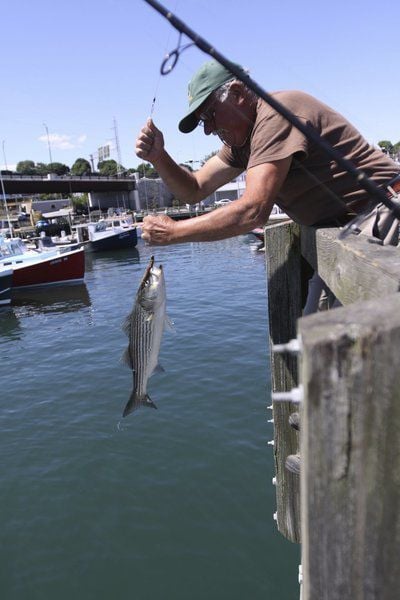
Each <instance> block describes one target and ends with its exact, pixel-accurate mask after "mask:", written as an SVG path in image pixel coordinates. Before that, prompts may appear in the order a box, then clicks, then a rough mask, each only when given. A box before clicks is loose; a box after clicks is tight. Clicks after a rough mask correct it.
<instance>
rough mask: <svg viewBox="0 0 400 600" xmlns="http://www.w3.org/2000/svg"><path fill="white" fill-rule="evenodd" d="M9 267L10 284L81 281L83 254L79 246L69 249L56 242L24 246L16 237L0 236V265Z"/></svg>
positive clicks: (33, 284)
mask: <svg viewBox="0 0 400 600" xmlns="http://www.w3.org/2000/svg"><path fill="white" fill-rule="evenodd" d="M1 268H7V269H11V270H12V272H13V275H12V286H13V288H17V287H18V288H19V287H28V286H37V285H49V284H54V283H71V282H76V281H82V279H83V278H84V275H85V255H84V249H83V247H82V246H80V247H78V248H76V249H73V250H70V249H64V248H58V247H56V246H50V247H46V245H45V244H44V243H43V240H39V247H38V248H36V249H31V250H29V249H27V248H26V246H25V244H24V242H23V241H22V240H21V239H20V238H11V239H6V238H4V237H2V236H0V269H1Z"/></svg>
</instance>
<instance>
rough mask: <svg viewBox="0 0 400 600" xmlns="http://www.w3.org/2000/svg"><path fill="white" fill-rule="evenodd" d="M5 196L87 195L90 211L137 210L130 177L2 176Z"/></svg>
mask: <svg viewBox="0 0 400 600" xmlns="http://www.w3.org/2000/svg"><path fill="white" fill-rule="evenodd" d="M2 179H3V185H4V191H5V193H6V195H18V194H21V195H22V194H24V195H26V194H32V195H34V194H76V193H81V194H83V193H87V194H89V205H90V207H91V208H99V207H101V208H102V209H105V208H109V207H110V206H124V207H125V208H131V209H133V210H139V209H140V201H139V195H138V192H137V184H136V180H135V178H133V177H124V176H114V177H108V176H105V175H82V176H80V177H79V176H75V175H63V176H60V175H54V174H49V175H45V176H43V177H42V176H40V175H17V174H12V175H2Z"/></svg>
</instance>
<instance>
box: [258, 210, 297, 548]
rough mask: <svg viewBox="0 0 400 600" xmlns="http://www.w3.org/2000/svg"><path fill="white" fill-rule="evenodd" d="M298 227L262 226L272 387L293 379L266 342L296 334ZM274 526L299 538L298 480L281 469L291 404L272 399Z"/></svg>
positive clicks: (292, 447) (290, 439) (293, 370)
mask: <svg viewBox="0 0 400 600" xmlns="http://www.w3.org/2000/svg"><path fill="white" fill-rule="evenodd" d="M299 233H300V227H299V225H297V224H295V223H293V222H291V221H290V222H284V223H279V224H276V225H270V226H267V227H266V230H265V254H266V262H267V279H268V313H269V342H270V356H271V385H272V391H273V392H282V391H287V390H291V389H292V388H293V387H294V386H295V385H296V384H297V359H296V357H295V356H293V355H290V354H287V353H285V354H277V353H275V352H273V350H272V347H273V345H275V344H282V343H285V342H287V341H288V340H290V339H292V338H294V337H296V324H297V319H298V318H299V316H300V315H301V263H300V261H301V256H300V235H299ZM272 404H273V420H274V446H273V449H274V456H275V471H276V501H277V525H278V529H279V531H280V532H281V533H282V535H284V536H285V537H286V538H288V539H289V540H290V541H292V542H299V541H300V490H299V479H298V477H297V476H296V475H293V474H292V473H290V472H289V471H287V469H286V468H285V461H286V458H287V456H288V455H289V454H295V453H296V452H297V451H298V437H297V434H296V432H295V431H294V430H293V429H292V428H291V427H290V425H289V421H288V419H289V415H290V413H291V412H293V411H296V410H297V407H296V405H293V404H291V403H289V402H273V403H272Z"/></svg>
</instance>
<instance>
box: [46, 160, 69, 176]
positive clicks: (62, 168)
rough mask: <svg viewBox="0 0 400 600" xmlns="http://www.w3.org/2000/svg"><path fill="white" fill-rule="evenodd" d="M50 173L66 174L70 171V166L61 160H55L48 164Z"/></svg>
mask: <svg viewBox="0 0 400 600" xmlns="http://www.w3.org/2000/svg"><path fill="white" fill-rule="evenodd" d="M47 169H48V171H47V172H48V173H55V174H56V175H66V174H67V173H69V167H68V166H67V165H63V164H62V163H59V162H53V163H50V164H48V165H47Z"/></svg>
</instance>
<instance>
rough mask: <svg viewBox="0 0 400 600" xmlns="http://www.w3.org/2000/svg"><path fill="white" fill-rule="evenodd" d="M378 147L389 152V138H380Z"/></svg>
mask: <svg viewBox="0 0 400 600" xmlns="http://www.w3.org/2000/svg"><path fill="white" fill-rule="evenodd" d="M378 146H379V148H381V150H383V152H385V154H389V155H390V154H391V153H392V152H393V144H392V142H390V141H389V140H382V141H380V142H378Z"/></svg>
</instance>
